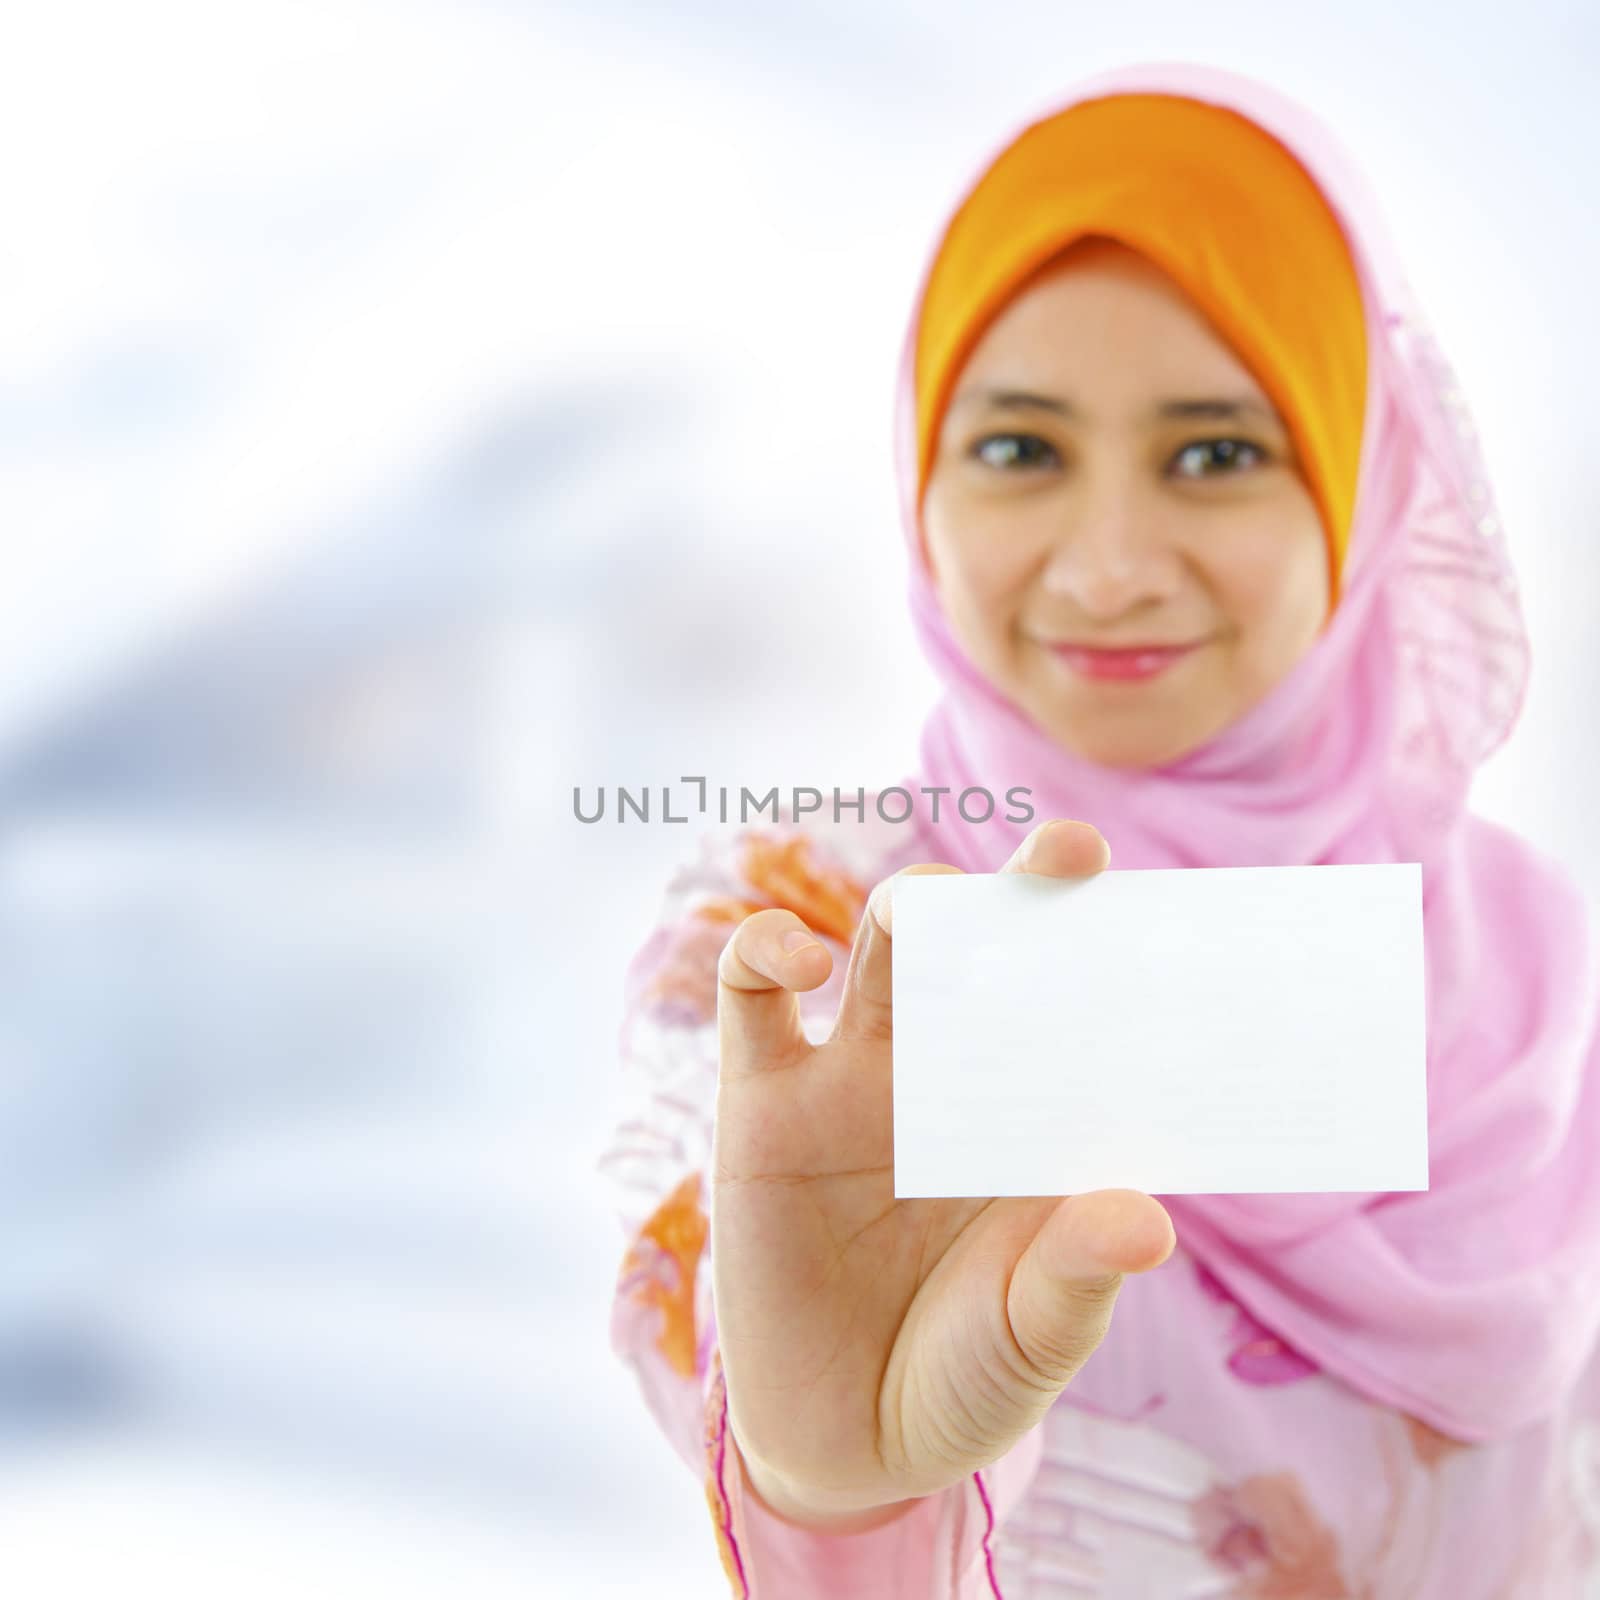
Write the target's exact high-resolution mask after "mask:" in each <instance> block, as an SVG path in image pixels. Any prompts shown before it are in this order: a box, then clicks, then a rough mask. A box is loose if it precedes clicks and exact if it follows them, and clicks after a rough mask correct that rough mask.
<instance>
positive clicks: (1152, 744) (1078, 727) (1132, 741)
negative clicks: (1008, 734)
mask: <svg viewBox="0 0 1600 1600" xmlns="http://www.w3.org/2000/svg"><path fill="white" fill-rule="evenodd" d="M1044 726H1045V732H1047V733H1048V734H1049V735H1050V737H1051V738H1052V739H1054V740H1055V742H1056V743H1057V744H1059V745H1060V746H1061V747H1062V748H1063V749H1064V750H1066V751H1068V752H1069V753H1070V754H1072V755H1075V756H1077V757H1078V758H1079V760H1081V761H1092V762H1094V763H1095V765H1096V766H1101V767H1125V768H1128V769H1130V770H1139V769H1145V768H1149V767H1161V766H1165V765H1166V764H1167V763H1168V762H1171V761H1177V760H1179V759H1180V758H1181V757H1183V756H1186V755H1188V754H1189V753H1190V752H1191V751H1192V750H1197V749H1198V748H1199V747H1200V746H1201V745H1202V744H1204V743H1205V741H1206V739H1207V738H1209V737H1210V735H1209V734H1205V733H1202V734H1199V735H1196V734H1194V733H1188V734H1183V733H1178V732H1175V731H1171V730H1167V731H1163V730H1160V729H1157V728H1141V727H1139V726H1138V725H1137V724H1133V725H1130V724H1129V723H1128V722H1127V721H1126V720H1124V721H1123V722H1122V724H1121V725H1120V726H1118V725H1117V724H1116V723H1115V722H1110V721H1108V722H1107V723H1106V725H1104V726H1099V727H1090V726H1085V725H1084V723H1083V722H1081V721H1074V722H1072V723H1071V724H1063V723H1061V722H1060V721H1057V722H1055V723H1053V724H1045V725H1044Z"/></svg>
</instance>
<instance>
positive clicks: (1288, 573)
mask: <svg viewBox="0 0 1600 1600" xmlns="http://www.w3.org/2000/svg"><path fill="white" fill-rule="evenodd" d="M1307 513H1309V515H1307ZM1206 572H1207V578H1208V581H1209V584H1210V587H1211V591H1212V593H1213V595H1214V596H1215V597H1216V599H1217V601H1218V604H1219V606H1220V607H1221V609H1222V610H1223V611H1224V612H1225V614H1226V615H1227V617H1228V620H1229V621H1230V622H1231V623H1232V624H1233V625H1234V626H1235V627H1236V628H1237V629H1238V632H1239V637H1240V643H1241V645H1242V647H1243V648H1244V650H1245V651H1246V652H1247V653H1248V654H1249V655H1251V656H1252V657H1254V658H1256V659H1259V660H1261V661H1263V662H1267V663H1276V662H1277V660H1278V658H1280V657H1283V656H1285V655H1293V654H1297V653H1298V652H1299V651H1301V650H1303V649H1304V648H1305V646H1306V645H1307V644H1309V643H1310V641H1311V640H1312V639H1313V638H1314V637H1315V636H1316V633H1317V629H1318V628H1319V626H1320V625H1321V623H1322V619H1323V617H1324V615H1325V614H1326V611H1327V603H1328V578H1327V552H1326V547H1325V545H1324V542H1323V534H1322V525H1321V523H1320V522H1319V521H1317V519H1316V515H1315V512H1314V511H1310V508H1309V507H1307V508H1303V509H1302V508H1301V507H1299V506H1296V507H1294V508H1293V514H1291V515H1287V516H1275V517H1270V518H1263V519H1260V520H1259V521H1257V520H1255V519H1252V521H1251V523H1250V524H1248V525H1246V526H1244V527H1240V528H1237V529H1236V530H1235V536H1234V537H1232V538H1230V539H1228V540H1227V541H1226V542H1225V544H1222V545H1220V546H1219V547H1217V548H1216V549H1215V551H1214V553H1213V555H1212V558H1211V560H1210V561H1209V562H1208V563H1207V567H1206Z"/></svg>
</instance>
